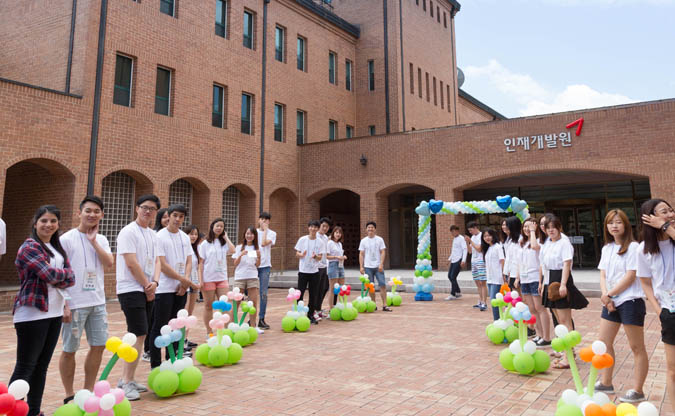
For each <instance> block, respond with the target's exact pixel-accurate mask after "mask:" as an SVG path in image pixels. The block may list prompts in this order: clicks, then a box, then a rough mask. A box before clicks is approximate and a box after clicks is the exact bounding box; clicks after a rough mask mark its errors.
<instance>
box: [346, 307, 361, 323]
mask: <svg viewBox="0 0 675 416" xmlns="http://www.w3.org/2000/svg"><path fill="white" fill-rule="evenodd" d="M358 315H359V313H358V311H357V310H356V309H355V308H354V307H351V308H345V309H344V310H343V311H342V319H344V320H345V321H353V320H354V319H356V317H357V316H358Z"/></svg>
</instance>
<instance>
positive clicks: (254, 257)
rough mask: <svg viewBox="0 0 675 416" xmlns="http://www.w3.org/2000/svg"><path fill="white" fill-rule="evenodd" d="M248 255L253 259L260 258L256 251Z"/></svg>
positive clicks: (248, 252) (249, 252)
mask: <svg viewBox="0 0 675 416" xmlns="http://www.w3.org/2000/svg"><path fill="white" fill-rule="evenodd" d="M246 254H247V255H248V256H249V257H250V258H252V259H257V258H258V253H257V252H256V251H247V252H246Z"/></svg>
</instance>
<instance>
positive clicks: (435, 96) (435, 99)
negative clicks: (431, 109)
mask: <svg viewBox="0 0 675 416" xmlns="http://www.w3.org/2000/svg"><path fill="white" fill-rule="evenodd" d="M434 105H438V96H437V95H436V77H434Z"/></svg>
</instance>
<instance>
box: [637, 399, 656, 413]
mask: <svg viewBox="0 0 675 416" xmlns="http://www.w3.org/2000/svg"><path fill="white" fill-rule="evenodd" d="M637 410H638V415H639V416H658V414H659V409H657V408H656V406H654V405H653V404H651V403H649V402H642V403H640V404H639V405H638V407H637Z"/></svg>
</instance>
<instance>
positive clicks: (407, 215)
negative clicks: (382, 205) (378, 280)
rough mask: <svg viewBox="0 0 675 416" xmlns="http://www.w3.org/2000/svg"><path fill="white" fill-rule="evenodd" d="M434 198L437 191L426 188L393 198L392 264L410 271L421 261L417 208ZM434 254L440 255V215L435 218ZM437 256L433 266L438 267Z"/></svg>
mask: <svg viewBox="0 0 675 416" xmlns="http://www.w3.org/2000/svg"><path fill="white" fill-rule="evenodd" d="M433 198H434V191H433V190H432V189H429V188H427V187H425V186H410V187H407V188H404V189H401V190H398V191H396V192H394V193H392V194H390V195H389V242H388V250H387V251H388V254H389V265H390V267H392V268H397V269H398V268H402V269H410V268H413V267H414V266H415V261H416V260H417V225H418V224H417V218H418V215H417V214H416V213H415V208H416V207H417V206H418V205H419V204H420V202H422V201H429V200H430V199H433ZM431 252H432V253H436V216H435V215H432V216H431ZM436 257H437V256H432V257H431V259H432V260H431V261H432V267H433V268H437V267H438V266H437V264H438V260H437V259H436Z"/></svg>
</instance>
